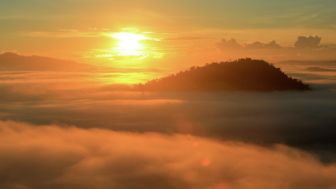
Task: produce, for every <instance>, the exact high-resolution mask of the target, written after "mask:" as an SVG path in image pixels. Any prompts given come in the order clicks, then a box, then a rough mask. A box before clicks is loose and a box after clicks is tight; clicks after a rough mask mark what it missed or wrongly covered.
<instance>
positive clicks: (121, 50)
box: [112, 32, 148, 56]
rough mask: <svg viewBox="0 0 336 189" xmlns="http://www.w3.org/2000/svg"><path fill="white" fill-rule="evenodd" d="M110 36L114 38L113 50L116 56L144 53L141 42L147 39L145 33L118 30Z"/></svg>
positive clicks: (141, 54) (140, 54)
mask: <svg viewBox="0 0 336 189" xmlns="http://www.w3.org/2000/svg"><path fill="white" fill-rule="evenodd" d="M112 38H113V39H115V40H116V44H115V48H114V51H115V53H116V54H117V55H118V56H143V55H144V54H145V48H146V47H145V45H144V44H143V43H142V41H144V40H148V38H147V37H146V36H145V35H142V34H137V33H131V32H119V33H114V34H112Z"/></svg>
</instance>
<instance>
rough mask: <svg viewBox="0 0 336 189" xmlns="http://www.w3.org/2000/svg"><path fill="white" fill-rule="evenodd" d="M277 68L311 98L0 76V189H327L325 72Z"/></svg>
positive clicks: (335, 84)
mask: <svg viewBox="0 0 336 189" xmlns="http://www.w3.org/2000/svg"><path fill="white" fill-rule="evenodd" d="M277 66H279V67H281V68H282V69H283V70H284V71H285V72H286V73H288V74H289V75H291V76H294V77H297V78H299V79H302V80H303V81H305V82H307V83H309V84H311V85H312V88H313V90H312V91H307V92H270V93H258V92H218V93H214V92H208V93H207V92H202V93H150V92H139V91H132V90H129V89H128V88H125V87H121V86H114V85H107V84H103V83H99V82H95V81H94V79H92V76H91V75H90V74H78V73H77V74H69V73H63V74H62V73H39V72H2V73H1V76H0V120H1V121H0V126H1V127H0V141H1V142H0V188H13V189H14V188H66V189H67V188H102V189H105V188H135V187H136V188H251V189H253V188H272V186H283V187H280V188H332V187H334V186H335V185H336V167H335V163H336V113H335V111H336V65H335V66H334V65H329V64H328V65H311V63H310V64H308V63H306V64H304V63H297V64H295V65H290V63H281V64H279V65H277ZM59 74H62V77H60V76H59ZM88 77H90V78H88ZM83 78H86V79H83ZM23 157H24V158H23ZM270 169H271V170H272V173H270ZM273 172H274V173H273ZM266 177H267V180H265V178H266ZM284 180H286V182H283V181H284ZM89 181H90V182H89Z"/></svg>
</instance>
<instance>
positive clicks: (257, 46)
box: [245, 41, 282, 49]
mask: <svg viewBox="0 0 336 189" xmlns="http://www.w3.org/2000/svg"><path fill="white" fill-rule="evenodd" d="M245 47H246V48H251V49H279V48H282V47H281V46H280V45H279V44H278V43H277V42H276V41H271V42H269V43H262V42H254V43H251V44H247V45H246V46H245Z"/></svg>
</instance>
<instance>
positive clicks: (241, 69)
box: [139, 58, 310, 91]
mask: <svg viewBox="0 0 336 189" xmlns="http://www.w3.org/2000/svg"><path fill="white" fill-rule="evenodd" d="M139 87H140V88H141V89H142V90H147V91H290V90H297V91H304V90H310V87H309V85H307V84H304V83H303V82H302V81H300V80H297V79H293V78H291V77H289V76H287V75H286V74H285V73H283V72H282V71H281V70H280V69H279V68H275V67H274V66H273V65H271V64H269V63H267V62H265V61H263V60H253V59H250V58H246V59H239V60H236V61H232V62H220V63H211V64H207V65H205V66H202V67H192V68H190V69H189V70H186V71H182V72H179V73H177V74H173V75H170V76H167V77H163V78H161V79H156V80H152V81H149V82H147V83H145V84H143V85H139Z"/></svg>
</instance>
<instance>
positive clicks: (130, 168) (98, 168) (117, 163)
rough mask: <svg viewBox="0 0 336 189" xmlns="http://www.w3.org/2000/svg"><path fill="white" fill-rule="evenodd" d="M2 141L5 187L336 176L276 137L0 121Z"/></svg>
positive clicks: (272, 181) (230, 184)
mask: <svg viewBox="0 0 336 189" xmlns="http://www.w3.org/2000/svg"><path fill="white" fill-rule="evenodd" d="M0 141H1V142H0V144H1V145H0V175H1V176H0V187H1V188H4V189H21V188H22V189H56V188H63V189H70V188H71V189H77V188H78V189H79V188H80V189H86V188H88V189H89V188H97V189H107V188H167V189H168V188H170V189H174V188H186V189H187V188H193V189H195V188H198V189H217V188H232V189H245V188H246V189H260V188H279V187H280V188H285V189H286V188H288V189H292V188H305V189H315V188H321V189H332V188H333V187H334V186H335V184H336V167H335V165H323V164H321V163H320V162H319V161H318V160H316V159H315V158H314V157H313V156H311V155H309V154H307V153H304V152H301V151H299V150H295V149H292V148H288V147H286V146H281V145H280V146H274V147H272V148H262V147H258V146H254V145H249V144H245V143H234V142H229V141H227V142H219V141H213V140H208V139H204V138H198V137H193V136H188V135H172V136H167V135H160V134H154V133H152V134H150V133H148V134H134V133H125V132H113V131H108V130H101V129H90V130H84V129H78V128H72V127H68V128H61V127H59V126H43V127H37V126H34V125H29V124H23V123H16V122H0ZM270 169H271V170H272V171H270Z"/></svg>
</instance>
